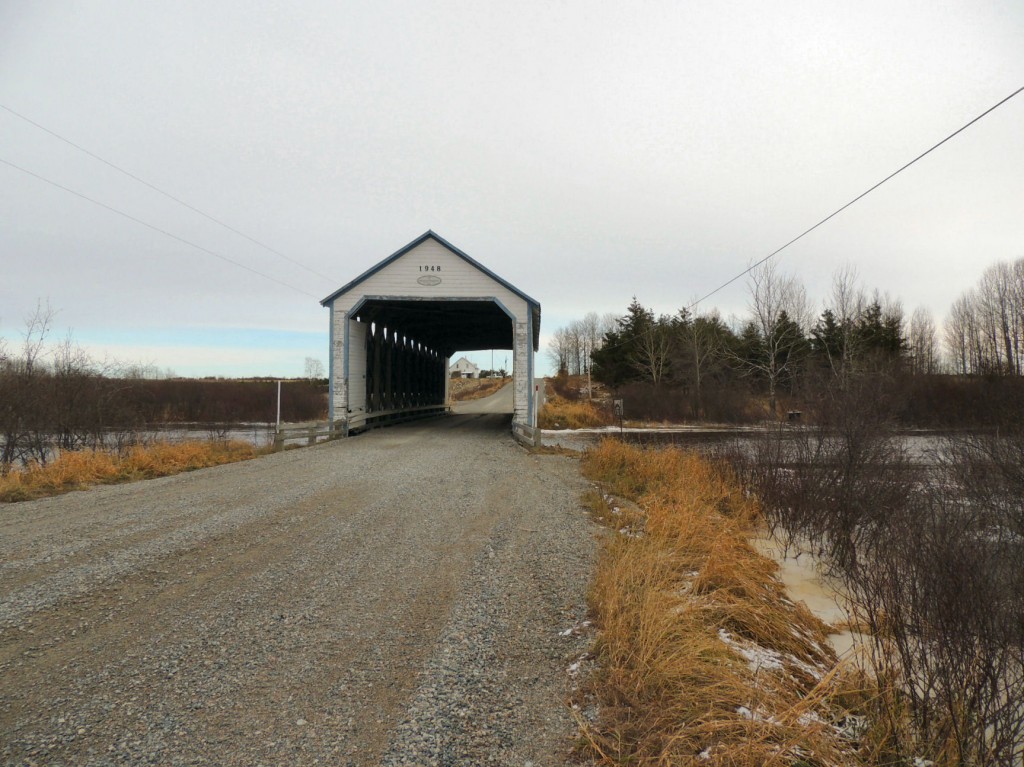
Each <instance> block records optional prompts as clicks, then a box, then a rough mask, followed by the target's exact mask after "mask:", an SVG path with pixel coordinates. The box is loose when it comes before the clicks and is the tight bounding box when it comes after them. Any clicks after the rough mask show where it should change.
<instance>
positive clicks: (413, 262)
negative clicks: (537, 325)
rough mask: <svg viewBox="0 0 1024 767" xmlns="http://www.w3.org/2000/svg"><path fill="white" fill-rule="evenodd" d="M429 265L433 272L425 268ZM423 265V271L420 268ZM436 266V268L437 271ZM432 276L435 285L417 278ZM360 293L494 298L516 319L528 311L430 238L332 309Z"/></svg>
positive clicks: (513, 296) (350, 303) (338, 309)
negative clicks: (437, 279)
mask: <svg viewBox="0 0 1024 767" xmlns="http://www.w3.org/2000/svg"><path fill="white" fill-rule="evenodd" d="M430 267H433V271H431V270H429V268H430ZM424 268H427V269H428V270H427V271H423V269H424ZM438 268H440V271H438ZM424 276H433V277H437V278H439V279H440V280H441V282H440V283H439V284H437V285H422V284H420V283H419V282H418V281H417V280H419V278H420V277H424ZM364 296H387V297H389V298H429V299H435V300H439V299H444V298H496V299H497V300H498V301H500V302H501V303H502V305H503V306H504V307H505V308H506V309H507V310H508V311H510V312H511V313H512V314H513V315H515V317H517V318H519V319H520V320H525V319H526V313H527V311H529V309H528V307H527V305H526V301H524V300H523V299H522V298H520V297H519V296H518V295H516V294H515V293H513V292H512V291H511V290H509V289H508V288H506V287H505V286H504V285H502V284H501V283H499V282H497V281H495V280H494V279H492V278H491V277H490V276H489V275H487V274H486V273H484V272H482V271H480V270H479V269H477V268H476V267H475V266H473V265H472V264H470V263H468V262H467V261H465V260H464V259H462V258H461V257H459V256H458V255H457V254H455V253H452V252H451V251H450V250H448V248H446V247H445V246H444V245H442V244H441V243H439V242H437V241H436V240H433V239H427V240H424V241H423V242H422V243H420V244H419V245H417V246H416V247H415V248H413V249H412V250H410V251H409V252H408V253H405V254H403V255H402V256H401V257H400V258H398V259H396V260H395V261H393V262H392V263H390V264H388V265H387V266H385V267H384V268H383V269H381V270H380V271H379V272H377V273H376V274H373V275H370V276H369V277H367V278H366V279H365V280H363V281H362V282H361V283H359V288H358V290H351V291H349V292H348V293H344V294H342V295H340V296H338V297H337V298H335V299H334V302H333V304H334V311H335V312H347V311H348V310H349V309H351V308H352V307H353V306H354V305H355V304H356V303H357V302H358V301H359V300H360V299H362V298H363V297H364Z"/></svg>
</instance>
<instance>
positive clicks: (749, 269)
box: [601, 86, 1024, 349]
mask: <svg viewBox="0 0 1024 767" xmlns="http://www.w3.org/2000/svg"><path fill="white" fill-rule="evenodd" d="M1021 91H1024V86H1022V87H1020V88H1018V89H1017V90H1015V91H1014V92H1013V93H1011V94H1010V95H1009V96H1007V97H1006V98H1004V99H1002V100H1001V101H999V102H997V103H996V104H993V105H992V106H990V107H989V108H988V109H986V110H985V111H984V112H982V113H981V114H980V115H978V116H977V117H975V118H974V119H973V120H971V121H970V122H967V123H965V124H964V125H962V126H960V127H959V128H957V129H956V130H955V131H953V132H952V133H950V134H949V135H948V136H946V138H944V139H942V141H940V142H939V143H937V144H935V145H934V146H933V147H931V148H930V149H927V150H926V151H924V152H922V153H921V154H919V155H918V156H917V157H915V158H914V159H913V160H911V161H910V162H908V163H907V164H906V165H904V166H902V167H901V168H899V169H898V170H894V171H893V172H892V173H890V174H889V175H888V176H886V177H885V178H883V179H882V180H881V181H879V182H878V183H877V184H875V185H874V186H872V187H871V188H870V189H867V190H866V191H863V192H861V193H860V194H858V195H857V196H856V197H854V198H853V199H852V200H850V201H849V202H848V203H846V204H845V205H843V206H842V207H840V208H837V209H836V210H835V211H833V212H832V213H829V214H828V215H827V216H825V218H823V219H821V221H819V222H818V223H816V224H815V225H814V226H812V227H810V228H809V229H806V230H805V231H803V232H801V233H800V234H799V235H797V236H796V237H794V238H793V239H792V240H790V241H789V242H787V243H786V244H785V245H783V246H782V247H780V248H777V249H775V250H773V251H772V252H771V253H769V254H768V255H767V256H765V257H764V258H762V259H761V260H760V261H757V262H755V263H753V264H751V265H750V266H748V267H747V268H746V269H744V270H743V271H742V272H740V273H739V274H737V275H736V276H734V277H732V278H730V279H728V280H726V281H725V282H723V283H722V284H721V285H719V286H718V287H717V288H715V289H714V290H712V291H711V292H710V293H707V294H705V295H703V296H701V297H700V298H698V299H697V300H696V301H694V302H693V303H691V304H689V305H687V306H686V307H684V308H685V309H687V310H689V309H693V307H695V306H697V304H699V303H701V302H703V301H706V300H707V299H709V298H711V296H713V295H715V293H718V292H719V291H721V290H723V289H725V288H727V287H728V286H729V285H732V284H733V283H734V282H736V280H738V279H739V278H740V277H743V276H744V275H745V274H750V272H752V271H753V270H754V269H756V268H757V267H759V266H760V265H761V264H763V263H765V262H766V261H769V260H770V259H772V258H774V257H775V256H777V255H778V254H779V253H781V252H782V251H784V250H785V249H786V248H788V247H789V246H790V245H792V244H793V243H795V242H797V241H798V240H800V239H802V238H803V237H806V236H807V235H808V234H810V233H811V232H813V231H814V230H815V229H817V228H818V227H819V226H821V225H822V224H824V223H825V222H826V221H828V220H830V219H832V218H835V217H836V216H838V215H839V214H840V213H842V212H843V211H844V210H846V209H847V208H849V207H850V206H851V205H853V204H854V203H855V202H858V201H859V200H861V199H863V198H864V197H867V196H868V195H869V194H871V193H872V192H873V191H875V190H876V189H878V187H880V186H881V185H882V184H884V183H885V182H886V181H889V180H890V179H892V178H894V177H896V176H898V175H899V174H900V173H902V172H903V171H905V170H906V169H907V168H909V167H910V166H911V165H913V164H914V163H916V162H917V161H918V160H920V159H922V158H924V157H925V156H927V155H929V154H931V153H932V152H934V151H935V150H936V149H938V148H939V147H940V146H942V145H943V144H945V143H946V142H947V141H949V140H950V139H952V138H953V137H955V136H956V135H958V134H959V133H962V132H963V131H965V130H967V129H968V128H970V127H971V126H972V125H974V123H976V122H978V120H980V119H981V118H983V117H985V116H986V115H988V114H989V113H990V112H993V111H995V110H996V109H998V108H999V107H1001V106H1002V105H1003V104H1005V103H1006V102H1007V101H1009V100H1010V99H1012V98H1013V97H1014V96H1017V95H1018V94H1020V93H1021ZM636 338H637V336H633V337H631V338H624V339H622V340H621V341H619V342H618V343H617V344H613V345H611V346H603V347H601V348H602V349H617V348H619V347H620V346H625V345H626V344H628V343H629V342H630V341H633V340H635V339H636Z"/></svg>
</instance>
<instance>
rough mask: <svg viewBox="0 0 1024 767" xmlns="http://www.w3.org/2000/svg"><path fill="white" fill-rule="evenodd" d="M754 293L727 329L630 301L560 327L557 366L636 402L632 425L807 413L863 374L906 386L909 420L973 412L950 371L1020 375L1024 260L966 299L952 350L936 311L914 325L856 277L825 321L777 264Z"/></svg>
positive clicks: (1004, 267)
mask: <svg viewBox="0 0 1024 767" xmlns="http://www.w3.org/2000/svg"><path fill="white" fill-rule="evenodd" d="M748 296H749V300H748V311H747V313H746V314H745V316H743V317H742V318H740V319H738V320H737V319H733V320H732V321H730V322H726V321H725V320H724V319H723V318H722V317H721V315H720V314H719V312H718V311H717V309H710V310H707V311H703V312H699V311H698V312H694V311H691V310H690V309H688V308H682V309H680V310H679V311H678V312H676V313H675V314H673V315H666V314H661V315H655V313H654V312H653V310H651V309H649V308H647V307H645V306H643V304H641V303H640V301H639V300H637V298H636V297H634V298H633V300H632V302H631V303H630V304H629V306H628V307H627V308H626V312H625V314H623V315H621V316H618V317H614V318H608V317H606V318H604V319H599V318H598V315H596V314H594V313H591V314H590V315H588V316H587V318H585V320H583V321H579V322H576V323H572V324H570V325H569V326H568V327H567V328H564V329H562V330H559V331H558V332H557V333H556V334H555V337H554V339H553V340H552V341H551V344H550V347H549V353H550V356H551V360H552V362H553V363H554V364H555V365H556V366H557V368H558V369H559V370H564V371H566V372H567V373H569V374H574V373H586V372H590V373H592V375H593V377H594V379H596V380H597V381H599V382H601V383H603V384H605V385H607V386H609V387H611V388H612V389H614V390H615V391H616V392H617V393H618V394H619V395H620V396H623V397H625V398H626V399H627V400H628V401H629V402H628V403H627V407H629V405H630V403H631V404H632V411H633V412H632V415H633V417H643V418H664V419H672V418H678V419H683V420H687V419H694V420H702V419H707V420H719V421H744V420H756V419H758V418H761V417H764V415H765V411H767V414H768V415H770V416H772V417H779V416H781V415H782V414H783V412H784V410H790V409H795V410H805V409H806V408H807V407H809V406H813V403H814V402H815V401H816V400H817V398H818V397H819V396H820V394H821V392H822V391H823V390H825V389H827V388H828V387H830V386H835V385H843V384H844V383H845V382H847V381H848V380H849V379H851V378H852V377H856V376H860V375H864V374H870V375H877V376H882V377H884V378H885V379H887V380H890V381H892V382H893V384H894V385H895V384H897V383H898V384H899V386H900V387H902V390H903V391H904V392H905V393H906V395H907V411H906V412H907V414H908V417H910V416H911V415H913V416H914V417H915V418H917V417H920V416H922V415H926V414H924V413H923V411H924V410H925V409H926V407H925V405H926V404H928V406H929V407H930V406H931V405H935V407H936V408H940V409H941V403H940V401H941V400H943V399H945V400H946V401H947V402H953V403H959V404H957V406H956V407H955V408H953V409H954V410H956V411H957V412H966V411H969V410H970V409H971V407H972V404H971V403H972V401H973V399H975V398H977V397H978V396H980V395H978V394H977V393H976V392H971V391H968V390H967V389H968V388H969V387H965V382H964V381H959V382H956V381H949V380H945V379H944V377H943V374H946V375H954V374H958V375H959V376H961V377H963V376H977V375H979V374H981V375H984V376H987V379H986V381H987V382H988V383H989V384H991V380H990V379H991V378H992V377H993V376H1004V375H1008V376H1021V373H1022V371H1024V360H1022V356H1024V259H1022V260H1020V261H1017V262H1015V263H1001V264H996V265H995V266H992V267H990V268H989V269H988V270H986V271H985V273H984V275H983V276H982V278H981V280H980V281H979V284H978V285H977V286H976V287H975V288H972V289H970V290H968V291H966V292H965V293H964V295H963V296H962V297H961V298H960V299H958V301H957V302H956V303H955V304H954V306H953V308H952V310H951V312H950V315H949V317H948V318H947V320H946V322H945V324H944V332H943V334H942V341H943V342H944V346H945V349H944V350H943V348H942V347H943V344H942V343H940V334H939V332H938V330H937V328H936V324H935V321H934V319H933V318H932V316H931V314H930V312H928V310H926V309H924V308H918V309H916V310H915V311H914V312H913V313H911V314H910V315H909V316H908V315H907V313H906V312H905V311H904V308H903V305H902V303H901V302H900V301H899V300H898V299H896V298H893V297H891V296H889V295H888V294H885V293H882V292H880V291H878V290H873V291H868V290H867V289H865V288H864V287H862V286H861V285H860V284H859V282H858V279H857V275H856V273H855V271H854V270H853V269H851V268H844V269H841V270H839V271H838V272H837V273H836V274H835V275H834V277H833V280H832V284H831V286H830V290H829V294H828V296H827V297H826V298H825V300H824V301H822V303H821V309H820V310H819V311H817V312H815V311H813V310H812V309H811V302H810V301H809V299H808V297H807V294H806V291H805V289H804V288H803V286H802V285H801V284H800V282H799V281H798V280H797V279H796V278H795V277H793V276H790V275H785V274H782V273H781V272H779V271H778V269H777V267H776V266H775V264H774V263H772V262H768V263H766V264H764V265H762V266H760V267H758V268H757V269H755V270H753V271H752V272H751V275H750V277H749V280H748ZM943 351H944V352H945V353H943ZM912 398H914V399H915V401H911V399H912ZM927 418H930V419H931V420H935V419H936V418H938V415H937V414H936V412H932V413H930V414H927Z"/></svg>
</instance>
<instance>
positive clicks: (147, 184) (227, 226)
mask: <svg viewBox="0 0 1024 767" xmlns="http://www.w3.org/2000/svg"><path fill="white" fill-rule="evenodd" d="M0 109H3V110H4V111H5V112H9V113H10V114H12V115H14V116H15V117H17V118H18V119H19V120H24V121H25V122H27V123H28V124H29V125H32V126H34V127H36V128H38V129H39V130H41V131H43V132H44V133H49V134H50V135H51V136H53V137H54V138H56V139H59V140H60V141H63V142H64V143H65V144H67V145H68V146H71V147H74V148H75V149H77V150H78V151H79V152H82V153H84V154H87V155H89V157H92V158H93V159H94V160H98V161H99V162H101V163H103V164H104V165H106V166H108V167H110V168H113V169H114V170H116V171H117V172H118V173H122V174H124V175H125V176H127V177H128V178H130V179H132V180H133V181H137V182H138V183H140V184H142V185H143V186H145V187H148V188H149V189H152V190H153V191H154V192H156V193H158V194H162V195H163V196H164V197H166V198H167V199H169V200H172V201H174V202H176V203H178V205H181V206H183V207H185V208H188V209H189V210H191V211H192V212H193V213H198V214H199V215H200V216H202V217H203V218H205V219H208V220H209V221H212V222H213V223H215V224H217V225H218V226H221V227H223V228H224V229H227V230H228V231H229V232H232V233H234V234H237V235H238V236H239V237H244V238H245V239H247V240H248V241H249V242H251V243H253V244H254V245H258V246H259V247H261V248H263V249H264V250H266V251H269V252H270V253H273V254H274V255H275V256H278V257H279V258H283V259H284V260H285V261H287V262H289V263H291V264H294V265H295V266H298V267H300V268H301V269H305V270H306V271H307V272H309V273H310V274H315V275H316V276H317V277H320V278H321V279H324V280H327V281H328V282H331V283H337V282H340V280H336V279H334V278H333V277H328V276H327V275H326V274H322V273H320V272H318V271H316V270H315V269H312V268H310V267H308V266H306V265H305V264H303V263H301V262H299V261H296V260H295V259H294V258H291V257H290V256H286V255H285V254H284V253H282V252H281V251H279V250H275V249H274V248H272V247H270V246H269V245H267V244H265V243H263V242H260V241H259V240H257V239H256V238H255V237H250V236H249V235H248V234H246V233H245V232H242V231H240V230H238V229H236V228H235V227H233V226H231V225H230V224H225V223H224V222H223V221H221V220H220V219H218V218H216V217H214V216H211V215H210V214H209V213H206V212H205V211H202V210H200V209H199V208H197V207H195V206H194V205H190V204H189V203H187V202H185V201H184V200H182V199H180V198H178V197H175V196H174V195H173V194H171V193H170V192H165V191H164V190H163V189H161V188H160V187H158V186H156V185H154V184H151V183H150V182H148V181H146V180H145V179H143V178H139V177H138V176H136V175H135V174H134V173H131V172H130V171H127V170H125V169H124V168H122V167H120V166H119V165H115V164H114V163H112V162H111V161H110V160H107V159H105V158H103V157H100V156H99V155H98V154H96V153H95V152H91V151H89V150H88V149H86V148H85V147H83V146H81V145H79V144H76V143H75V142H74V141H72V140H71V139H69V138H65V137H64V136H62V135H60V134H59V133H57V132H56V131H52V130H50V129H49V128H47V127H46V126H45V125H40V124H39V123H37V122H36V121H35V120H32V119H30V118H28V117H26V116H25V115H23V114H20V113H19V112H15V111H14V110H13V109H11V108H10V107H9V106H6V105H5V104H0Z"/></svg>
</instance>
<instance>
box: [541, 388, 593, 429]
mask: <svg viewBox="0 0 1024 767" xmlns="http://www.w3.org/2000/svg"><path fill="white" fill-rule="evenodd" d="M609 423H611V419H610V417H609V415H608V413H607V412H606V411H605V410H603V409H601V408H599V407H597V406H596V405H594V403H592V402H588V401H585V400H580V401H579V402H572V401H570V400H567V399H563V398H562V397H558V396H553V397H552V396H549V397H548V398H547V401H546V402H545V403H544V407H542V408H541V410H540V413H538V415H537V425H538V426H539V427H540V428H542V429H586V428H588V427H593V426H607V425H608V424H609Z"/></svg>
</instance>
